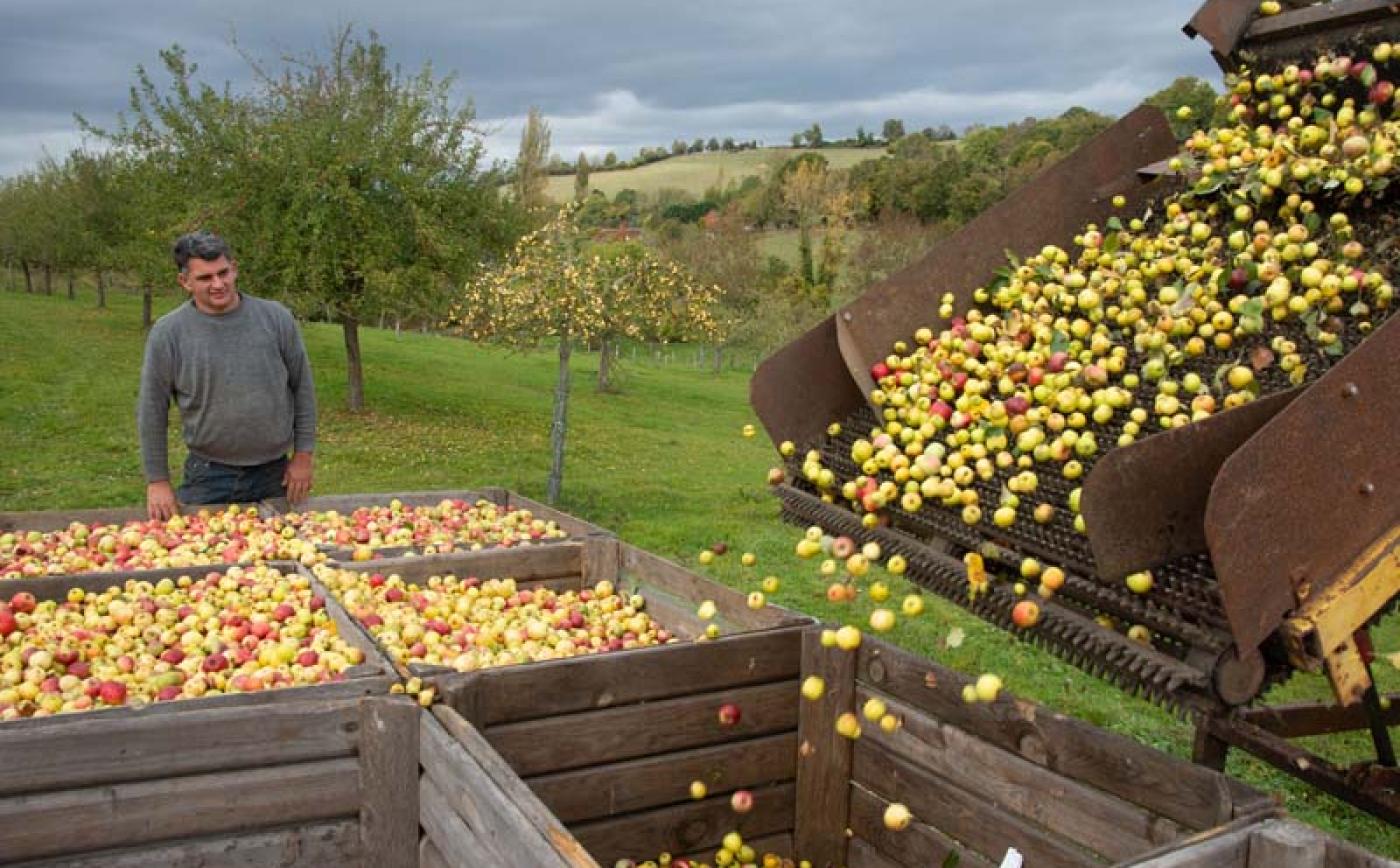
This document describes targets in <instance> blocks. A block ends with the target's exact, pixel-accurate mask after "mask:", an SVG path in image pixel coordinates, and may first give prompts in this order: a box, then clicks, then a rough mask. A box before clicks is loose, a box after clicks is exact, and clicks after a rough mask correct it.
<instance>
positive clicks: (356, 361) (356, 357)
mask: <svg viewBox="0 0 1400 868" xmlns="http://www.w3.org/2000/svg"><path fill="white" fill-rule="evenodd" d="M340 325H341V330H342V331H343V332H344V333H345V370H346V374H347V375H348V378H349V389H348V391H347V392H346V395H345V397H346V403H347V404H348V405H349V407H350V410H351V411H352V412H356V413H358V412H359V411H360V410H363V409H364V408H365V370H364V367H363V365H362V364H361V357H360V321H359V320H357V319H355V318H354V317H353V316H350V315H348V314H347V315H345V316H344V317H342V318H341V320H340Z"/></svg>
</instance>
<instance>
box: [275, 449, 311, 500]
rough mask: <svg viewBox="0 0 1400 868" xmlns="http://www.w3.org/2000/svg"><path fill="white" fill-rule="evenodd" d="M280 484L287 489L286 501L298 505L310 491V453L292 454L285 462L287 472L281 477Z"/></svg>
mask: <svg viewBox="0 0 1400 868" xmlns="http://www.w3.org/2000/svg"><path fill="white" fill-rule="evenodd" d="M282 484H283V485H285V486H286V487H287V501H288V502H289V503H300V502H301V501H303V500H305V499H306V494H307V492H309V491H310V490H311V453H310V452H293V453H292V460H291V461H288V462H287V472H286V473H284V474H283V475H282Z"/></svg>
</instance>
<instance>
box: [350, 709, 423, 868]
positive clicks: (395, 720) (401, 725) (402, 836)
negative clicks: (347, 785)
mask: <svg viewBox="0 0 1400 868" xmlns="http://www.w3.org/2000/svg"><path fill="white" fill-rule="evenodd" d="M418 716H419V711H418V703H416V702H414V701H413V700H412V699H410V698H408V697H402V696H401V697H389V696H382V697H381V696H375V697H370V698H368V699H364V700H361V701H360V733H361V735H360V792H361V793H362V794H363V797H362V798H361V800H360V829H361V833H362V834H363V838H364V854H365V863H366V864H367V865H375V866H381V865H382V866H384V868H413V865H414V864H415V863H416V862H417V861H418V852H417V848H418Z"/></svg>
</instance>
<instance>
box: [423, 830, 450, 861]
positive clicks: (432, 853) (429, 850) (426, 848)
mask: <svg viewBox="0 0 1400 868" xmlns="http://www.w3.org/2000/svg"><path fill="white" fill-rule="evenodd" d="M418 868H452V866H451V865H449V864H447V858H446V857H445V856H443V855H442V851H441V850H439V849H438V848H437V847H436V846H434V844H433V839H432V838H429V837H428V836H427V835H424V836H423V840H421V841H419V842H418Z"/></svg>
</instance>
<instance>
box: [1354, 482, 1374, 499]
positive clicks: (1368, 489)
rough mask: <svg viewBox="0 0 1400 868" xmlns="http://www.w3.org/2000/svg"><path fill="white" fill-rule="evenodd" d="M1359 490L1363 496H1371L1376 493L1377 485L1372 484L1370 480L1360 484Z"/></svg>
mask: <svg viewBox="0 0 1400 868" xmlns="http://www.w3.org/2000/svg"><path fill="white" fill-rule="evenodd" d="M1358 490H1359V491H1360V492H1361V494H1362V495H1363V496H1365V497H1370V496H1371V495H1372V494H1375V493H1376V486H1374V485H1372V484H1371V483H1369V482H1363V483H1361V485H1360V486H1359V488H1358Z"/></svg>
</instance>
